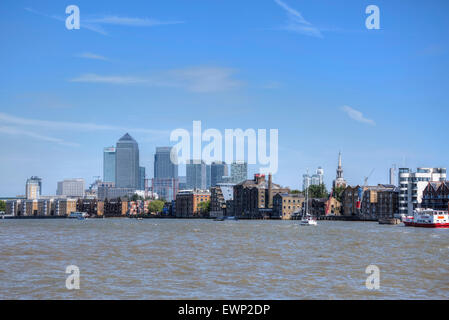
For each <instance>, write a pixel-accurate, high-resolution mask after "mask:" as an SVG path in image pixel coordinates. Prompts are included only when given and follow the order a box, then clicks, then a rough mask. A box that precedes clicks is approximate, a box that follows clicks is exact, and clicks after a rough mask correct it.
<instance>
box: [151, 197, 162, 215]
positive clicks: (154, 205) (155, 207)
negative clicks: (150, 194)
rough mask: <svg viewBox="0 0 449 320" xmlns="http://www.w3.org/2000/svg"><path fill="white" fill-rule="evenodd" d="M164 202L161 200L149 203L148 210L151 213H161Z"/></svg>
mask: <svg viewBox="0 0 449 320" xmlns="http://www.w3.org/2000/svg"><path fill="white" fill-rule="evenodd" d="M164 204H165V202H164V201H161V200H153V201H151V202H150V204H149V205H148V210H149V211H150V212H151V213H159V212H162V209H164Z"/></svg>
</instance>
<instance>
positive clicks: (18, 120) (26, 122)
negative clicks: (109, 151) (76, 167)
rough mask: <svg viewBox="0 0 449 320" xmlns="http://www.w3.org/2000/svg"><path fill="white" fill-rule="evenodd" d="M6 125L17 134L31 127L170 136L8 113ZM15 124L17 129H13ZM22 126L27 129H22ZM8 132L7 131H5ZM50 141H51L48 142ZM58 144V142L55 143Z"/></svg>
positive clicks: (4, 118) (3, 117) (3, 118)
mask: <svg viewBox="0 0 449 320" xmlns="http://www.w3.org/2000/svg"><path fill="white" fill-rule="evenodd" d="M2 123H6V124H7V127H3V128H7V129H8V130H10V132H13V130H12V129H16V130H17V132H19V131H23V132H25V131H24V130H28V128H30V127H39V128H44V129H46V130H59V131H63V130H66V131H67V130H72V131H76V132H80V131H118V132H136V133H146V134H151V135H155V136H168V135H169V131H167V130H153V129H145V128H134V127H132V128H126V127H120V126H111V125H102V124H96V123H90V122H69V121H49V120H38V119H30V118H22V117H16V116H13V115H9V114H6V113H2V112H0V124H2ZM11 124H13V125H15V127H11V126H10V125H11ZM21 126H23V127H26V129H23V128H21ZM4 130H6V129H4ZM48 141H50V140H48ZM54 142H56V141H54Z"/></svg>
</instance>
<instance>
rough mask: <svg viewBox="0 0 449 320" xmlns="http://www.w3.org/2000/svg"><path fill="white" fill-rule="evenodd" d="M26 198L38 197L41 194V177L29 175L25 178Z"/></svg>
mask: <svg viewBox="0 0 449 320" xmlns="http://www.w3.org/2000/svg"><path fill="white" fill-rule="evenodd" d="M25 194H26V198H27V199H29V200H31V199H38V198H39V196H40V195H42V179H41V178H39V177H31V178H29V179H27V182H26V187H25Z"/></svg>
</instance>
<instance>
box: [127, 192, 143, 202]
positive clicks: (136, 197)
mask: <svg viewBox="0 0 449 320" xmlns="http://www.w3.org/2000/svg"><path fill="white" fill-rule="evenodd" d="M137 200H143V197H142V196H139V195H138V194H137V193H134V194H133V196H132V197H131V200H130V201H137Z"/></svg>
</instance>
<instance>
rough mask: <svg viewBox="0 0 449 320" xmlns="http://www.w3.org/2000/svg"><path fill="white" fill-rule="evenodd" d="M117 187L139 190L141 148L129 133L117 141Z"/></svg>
mask: <svg viewBox="0 0 449 320" xmlns="http://www.w3.org/2000/svg"><path fill="white" fill-rule="evenodd" d="M115 154H116V157H115V158H116V160H115V186H116V187H117V188H135V189H138V188H139V176H140V175H139V146H138V145H137V142H136V140H134V139H133V138H132V137H131V136H130V135H129V134H128V133H127V134H125V135H124V136H123V137H121V138H120V140H119V141H117V146H116V150H115Z"/></svg>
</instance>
